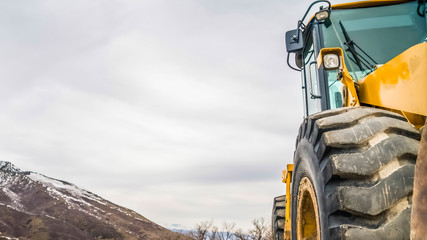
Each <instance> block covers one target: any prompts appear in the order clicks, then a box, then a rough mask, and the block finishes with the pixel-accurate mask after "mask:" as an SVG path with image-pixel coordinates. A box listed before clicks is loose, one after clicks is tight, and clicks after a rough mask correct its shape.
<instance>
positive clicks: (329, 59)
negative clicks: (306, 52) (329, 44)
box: [323, 53, 340, 69]
mask: <svg viewBox="0 0 427 240" xmlns="http://www.w3.org/2000/svg"><path fill="white" fill-rule="evenodd" d="M323 65H324V66H325V68H326V69H335V68H338V67H339V66H340V59H339V57H338V55H336V54H332V53H330V54H326V55H325V56H324V57H323Z"/></svg>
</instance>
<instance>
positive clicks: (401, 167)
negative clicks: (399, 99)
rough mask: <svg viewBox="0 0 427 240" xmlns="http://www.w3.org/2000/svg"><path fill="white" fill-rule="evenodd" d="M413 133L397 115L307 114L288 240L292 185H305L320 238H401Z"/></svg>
mask: <svg viewBox="0 0 427 240" xmlns="http://www.w3.org/2000/svg"><path fill="white" fill-rule="evenodd" d="M419 140H420V134H419V132H418V131H417V130H416V129H415V128H414V127H413V126H412V125H411V124H409V123H408V122H406V120H405V119H404V118H403V117H402V116H401V115H398V114H395V113H392V112H389V111H385V110H380V109H375V108H368V107H357V108H340V109H335V110H329V111H325V112H321V113H318V114H314V115H311V116H309V117H307V118H306V119H305V120H304V123H303V124H302V125H301V128H300V130H299V135H298V138H297V145H296V150H295V153H294V172H293V178H292V183H293V184H292V208H291V209H292V211H291V212H292V215H291V219H292V239H297V233H296V228H297V227H296V216H297V213H296V211H295V210H296V209H297V195H298V189H299V184H300V181H301V180H302V179H303V178H304V177H308V178H309V180H310V181H311V183H312V185H313V188H314V191H315V195H316V201H317V206H318V213H319V225H320V233H321V234H320V239H322V240H329V239H365V240H366V239H399V240H401V239H409V233H410V214H411V205H412V189H413V177H414V169H415V160H416V157H417V151H418V147H419Z"/></svg>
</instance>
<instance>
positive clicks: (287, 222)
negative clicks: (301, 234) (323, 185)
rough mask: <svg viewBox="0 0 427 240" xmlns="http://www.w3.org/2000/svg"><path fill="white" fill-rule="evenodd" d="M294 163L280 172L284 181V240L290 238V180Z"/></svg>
mask: <svg viewBox="0 0 427 240" xmlns="http://www.w3.org/2000/svg"><path fill="white" fill-rule="evenodd" d="M293 171H294V165H293V164H288V165H287V166H286V170H285V171H283V172H282V174H283V177H282V178H283V180H282V182H284V183H286V207H285V229H284V234H285V240H289V239H291V182H292V172H293Z"/></svg>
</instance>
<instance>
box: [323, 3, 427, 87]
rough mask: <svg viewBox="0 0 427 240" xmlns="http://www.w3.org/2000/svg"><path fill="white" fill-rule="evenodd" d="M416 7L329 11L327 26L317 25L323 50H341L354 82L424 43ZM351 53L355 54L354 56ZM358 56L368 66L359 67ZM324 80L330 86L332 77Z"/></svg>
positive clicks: (422, 24)
mask: <svg viewBox="0 0 427 240" xmlns="http://www.w3.org/2000/svg"><path fill="white" fill-rule="evenodd" d="M417 7H418V2H417V1H414V2H410V3H405V4H397V5H389V6H381V7H370V8H356V9H340V10H333V11H332V12H331V16H330V22H329V23H328V22H325V23H324V24H321V26H322V35H323V42H324V47H325V48H329V47H340V48H342V49H343V50H344V54H345V61H346V65H347V68H348V70H349V72H350V74H351V75H352V77H353V79H354V80H355V81H357V80H359V79H361V78H363V77H365V76H366V75H367V74H369V73H370V72H372V71H373V70H374V68H375V67H379V66H381V65H382V64H384V63H386V62H388V61H390V60H391V59H392V58H394V57H396V56H397V55H399V54H400V53H402V52H403V51H405V50H407V49H408V48H410V47H412V46H414V45H416V44H418V43H421V42H425V41H427V39H426V37H427V35H426V18H425V17H422V16H419V15H418V14H417ZM346 35H347V36H346ZM352 43H354V44H355V46H353V50H352V49H351V48H352V47H349V44H350V45H351V44H352ZM352 51H356V54H355V53H354V52H352ZM365 54H366V55H367V56H366V55H365ZM358 55H360V56H363V57H364V58H366V59H367V60H368V62H369V63H367V64H365V65H364V64H361V63H360V60H363V59H358V58H359V57H358ZM369 58H371V59H369ZM358 62H359V63H358ZM328 78H329V77H328ZM328 80H330V84H332V83H333V81H334V80H336V75H335V77H333V76H331V79H328Z"/></svg>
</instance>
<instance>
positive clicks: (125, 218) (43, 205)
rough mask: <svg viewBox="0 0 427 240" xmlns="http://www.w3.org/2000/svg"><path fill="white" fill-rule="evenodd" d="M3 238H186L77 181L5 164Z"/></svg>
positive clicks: (1, 170)
mask: <svg viewBox="0 0 427 240" xmlns="http://www.w3.org/2000/svg"><path fill="white" fill-rule="evenodd" d="M0 188H1V189H0V239H79V240H82V239H181V238H182V239H184V238H183V236H179V235H178V234H176V233H173V232H171V231H169V230H167V229H165V228H163V227H161V226H159V225H157V224H155V223H153V222H151V221H149V220H148V219H146V218H144V217H143V216H141V215H139V214H138V213H136V212H134V211H132V210H129V209H126V208H123V207H120V206H118V205H116V204H113V203H111V202H109V201H107V200H105V199H103V198H101V197H99V196H97V195H95V194H93V193H91V192H88V191H86V190H84V189H81V188H79V187H77V186H75V185H73V184H71V183H68V182H65V181H61V180H57V179H53V178H50V177H47V176H44V175H42V174H39V173H35V172H29V171H21V170H20V169H19V168H17V167H15V166H14V165H13V164H11V163H10V162H5V161H0Z"/></svg>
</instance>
